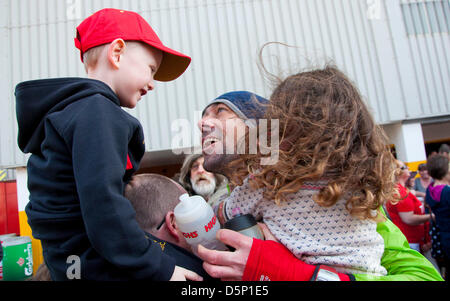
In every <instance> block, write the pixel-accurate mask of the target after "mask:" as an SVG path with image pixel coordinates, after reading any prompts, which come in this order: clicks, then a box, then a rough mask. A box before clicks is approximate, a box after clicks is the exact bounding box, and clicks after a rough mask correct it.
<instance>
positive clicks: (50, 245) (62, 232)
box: [15, 78, 175, 280]
mask: <svg viewBox="0 0 450 301" xmlns="http://www.w3.org/2000/svg"><path fill="white" fill-rule="evenodd" d="M15 95H16V112H17V121H18V144H19V147H20V149H21V150H22V151H23V152H25V153H31V154H32V155H31V156H30V159H29V161H28V165H27V172H28V189H29V191H30V201H29V203H28V205H27V207H26V214H27V217H28V223H29V224H30V226H31V229H32V231H33V232H32V234H33V236H34V237H35V238H37V239H40V240H41V242H42V246H43V252H44V254H43V255H44V259H45V261H46V264H47V265H48V268H49V270H50V272H51V275H52V278H53V280H67V271H68V270H67V269H68V267H70V266H71V265H72V264H73V263H74V262H73V261H71V260H68V257H69V256H71V255H76V256H78V257H79V258H80V260H81V269H80V272H81V279H94V280H129V279H157V280H168V279H170V277H171V275H172V273H173V270H174V266H175V263H174V260H173V259H172V258H170V257H169V256H167V255H165V254H163V253H162V252H161V248H160V247H159V246H158V245H157V244H155V243H152V241H149V240H148V239H146V237H145V233H144V232H143V231H142V230H141V229H140V228H139V226H138V224H137V222H136V221H135V218H134V217H135V211H134V209H133V207H132V206H131V204H130V202H129V201H128V200H127V199H126V198H125V197H124V196H123V191H124V187H125V185H126V183H127V182H128V181H129V180H130V178H131V175H132V174H133V173H134V172H135V171H136V170H137V168H138V166H139V162H140V160H141V158H142V156H143V155H144V152H145V145H144V135H143V130H142V127H141V125H140V123H139V121H138V120H137V119H136V118H134V117H132V116H131V115H130V114H128V113H127V112H125V111H124V110H123V109H122V108H121V107H120V101H119V99H118V98H117V96H116V94H115V93H114V92H113V91H112V90H111V88H110V87H109V86H107V85H106V84H104V83H103V82H101V81H97V80H92V79H83V78H59V79H48V80H35V81H28V82H23V83H20V84H19V85H17V87H16V91H15Z"/></svg>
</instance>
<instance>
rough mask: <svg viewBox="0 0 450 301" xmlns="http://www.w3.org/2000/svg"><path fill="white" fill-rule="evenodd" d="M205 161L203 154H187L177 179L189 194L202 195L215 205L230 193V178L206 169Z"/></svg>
mask: <svg viewBox="0 0 450 301" xmlns="http://www.w3.org/2000/svg"><path fill="white" fill-rule="evenodd" d="M203 162H204V157H203V155H202V154H192V155H188V156H186V158H185V159H184V162H183V166H182V167H181V170H180V174H179V175H178V176H177V180H178V182H179V183H180V184H181V185H182V186H183V187H184V189H186V191H187V192H188V193H189V195H201V196H202V197H203V198H204V199H205V200H206V201H207V202H208V204H210V205H211V206H214V205H215V204H216V203H217V202H218V201H220V200H221V199H222V197H226V195H227V194H228V190H227V184H228V180H227V178H226V177H225V176H223V175H221V174H217V173H216V174H214V173H212V172H208V171H206V170H205V169H204V168H203Z"/></svg>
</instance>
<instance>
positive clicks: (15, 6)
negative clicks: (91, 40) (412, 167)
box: [0, 0, 450, 168]
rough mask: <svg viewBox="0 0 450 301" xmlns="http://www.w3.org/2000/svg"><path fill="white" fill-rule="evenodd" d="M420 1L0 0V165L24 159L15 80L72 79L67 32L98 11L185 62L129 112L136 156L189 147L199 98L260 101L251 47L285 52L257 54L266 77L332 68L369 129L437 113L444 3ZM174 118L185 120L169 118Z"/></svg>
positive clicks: (441, 110) (264, 88)
mask: <svg viewBox="0 0 450 301" xmlns="http://www.w3.org/2000/svg"><path fill="white" fill-rule="evenodd" d="M428 2H430V1H424V0H421V1H419V2H418V3H417V1H406V0H366V1H364V0H333V1H330V0H283V1H274V0H207V1H206V0H152V1H147V0H140V1H137V0H135V1H125V0H116V1H112V0H104V1H88V0H14V1H12V0H0V34H1V36H2V37H3V38H4V41H5V42H6V45H5V46H4V47H2V48H1V49H0V64H1V67H0V77H1V78H2V80H1V81H0V93H1V95H0V102H1V107H2V110H0V120H2V125H1V127H0V142H1V143H0V168H4V167H15V166H24V165H25V163H26V159H27V157H26V155H24V154H22V153H21V152H20V150H19V149H18V147H17V144H16V140H17V138H16V137H17V124H16V120H15V104H14V95H13V93H14V87H15V85H16V84H17V83H19V82H21V81H24V80H30V79H38V78H49V77H63V76H84V74H83V73H84V71H83V67H82V64H81V62H80V60H79V53H78V52H77V50H76V49H75V47H74V43H73V37H74V36H75V27H76V26H77V25H78V24H79V23H80V22H81V21H82V20H83V19H84V18H85V17H87V16H88V15H89V14H91V13H93V12H95V11H97V10H99V9H101V8H103V7H116V8H122V9H130V10H134V11H137V12H139V13H140V14H141V15H142V16H144V17H145V18H146V19H147V20H148V21H149V22H150V23H151V24H152V26H153V27H154V29H155V30H156V32H157V33H158V34H159V36H160V38H161V39H162V40H163V41H164V43H165V44H167V45H168V46H170V47H173V48H175V49H177V50H180V51H182V52H185V53H187V54H189V55H191V56H192V58H193V60H192V64H191V66H190V67H189V69H188V70H187V72H186V73H185V74H184V75H183V76H182V77H181V78H179V79H177V80H176V81H174V82H169V83H159V84H158V85H157V87H156V90H155V91H154V92H152V93H150V94H147V95H146V96H145V97H144V99H143V101H141V102H140V104H139V105H138V107H137V108H136V109H134V110H131V111H130V113H131V114H133V115H135V116H136V117H137V118H139V120H140V121H141V122H142V125H143V127H144V130H145V134H146V146H147V151H148V152H155V151H166V153H167V156H166V159H168V158H170V156H171V154H170V151H169V150H170V149H171V148H182V147H188V146H192V145H195V144H198V141H199V136H198V131H197V129H196V121H197V120H198V119H199V111H201V110H202V108H203V107H204V106H205V104H206V103H207V102H208V101H209V100H210V99H212V98H215V97H216V96H218V95H220V94H222V93H224V92H227V91H230V90H241V89H243V90H251V91H254V92H256V93H258V94H261V95H262V96H265V97H268V96H269V95H270V90H271V84H273V82H272V81H270V80H269V79H270V77H268V76H266V75H267V74H264V73H263V72H262V71H261V69H260V68H259V67H258V63H259V62H260V56H259V51H260V49H261V47H262V46H263V45H264V44H265V43H267V42H272V41H278V42H282V43H286V44H288V45H293V46H296V47H295V48H287V47H285V46H280V45H270V46H267V47H265V48H264V51H263V52H262V62H263V65H264V66H265V67H266V69H267V70H268V71H269V72H270V73H271V74H274V75H280V76H284V75H286V74H287V73H291V72H295V71H299V70H302V69H304V68H308V67H315V66H323V65H324V63H325V62H329V61H333V62H335V63H336V65H337V66H338V67H339V68H341V69H343V70H344V71H345V72H346V73H347V74H348V75H349V77H350V78H351V79H353V80H354V81H355V82H356V84H357V85H358V87H359V89H360V90H361V93H362V94H363V96H364V98H365V100H366V102H367V104H368V105H369V107H370V108H371V110H372V112H373V113H374V115H375V117H376V120H377V121H378V122H379V123H381V124H388V123H393V122H399V121H402V120H409V119H417V118H428V117H435V116H442V115H449V114H450V109H449V107H450V105H449V102H450V94H449V93H450V92H449V86H450V85H449V72H448V70H449V65H450V60H449V52H448V51H446V49H450V47H449V46H450V45H449V39H448V28H446V27H445V26H441V25H439V24H441V23H442V22H441V21H440V20H442V18H444V20H445V18H446V17H448V15H445V13H448V0H436V1H434V2H435V3H434V4H432V6H430V5H429V4H427V3H428ZM427 5H428V6H427ZM429 7H432V8H433V10H430V8H429ZM439 9H440V10H439ZM432 11H434V12H435V16H436V17H435V18H434V19H433V18H431V17H429V16H428V15H426V16H427V18H428V19H426V22H425V21H423V18H424V17H423V16H422V15H421V12H422V14H423V13H424V12H425V13H428V12H432ZM436 12H439V13H436ZM430 15H432V14H430ZM405 16H406V17H405ZM408 16H409V17H408ZM421 16H422V17H421ZM404 20H407V22H406V23H405V22H404ZM447 20H448V19H447ZM439 22H441V23H439ZM424 24H426V26H428V27H427V28H428V31H426V30H425V29H424V28H425V25H424ZM436 24H438V26H436ZM444 24H446V25H447V27H448V21H447V23H444ZM417 25H421V26H422V27H421V28H422V29H421V30H416V27H417ZM436 28H437V29H436ZM419 29H420V28H419ZM30 101H32V100H30ZM179 119H185V120H186V122H185V123H176V120H179ZM181 125H183V126H185V127H186V126H188V127H189V130H190V133H191V135H190V137H189V139H185V144H173V141H172V140H174V139H173V138H174V135H176V134H177V133H179V131H180V126H181ZM161 164H167V162H162V163H161Z"/></svg>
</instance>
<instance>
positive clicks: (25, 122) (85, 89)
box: [14, 78, 120, 154]
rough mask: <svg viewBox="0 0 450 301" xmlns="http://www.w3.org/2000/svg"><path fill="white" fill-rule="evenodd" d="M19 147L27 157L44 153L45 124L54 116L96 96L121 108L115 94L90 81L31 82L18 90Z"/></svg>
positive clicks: (98, 82) (99, 82) (56, 79)
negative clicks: (48, 118)
mask: <svg viewBox="0 0 450 301" xmlns="http://www.w3.org/2000/svg"><path fill="white" fill-rule="evenodd" d="M14 94H15V96H16V115H17V123H18V139H17V141H18V145H19V148H20V150H21V151H23V152H24V153H34V154H39V153H41V149H40V147H41V143H42V141H43V140H44V120H45V117H46V116H48V115H49V114H51V113H54V112H59V111H62V110H64V108H66V107H67V106H68V105H70V104H71V103H74V102H76V101H78V100H80V99H84V98H86V97H89V96H91V95H93V94H102V95H103V96H105V97H106V98H108V99H110V100H111V101H112V102H114V103H116V104H117V105H119V106H120V101H119V99H118V98H117V96H116V94H115V93H114V91H113V90H112V89H111V88H110V87H109V86H108V85H106V84H105V83H103V82H101V81H98V80H93V79H88V78H55V79H44V80H32V81H26V82H22V83H20V84H18V85H17V86H16V89H15V93H14Z"/></svg>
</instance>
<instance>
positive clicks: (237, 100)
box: [202, 91, 269, 120]
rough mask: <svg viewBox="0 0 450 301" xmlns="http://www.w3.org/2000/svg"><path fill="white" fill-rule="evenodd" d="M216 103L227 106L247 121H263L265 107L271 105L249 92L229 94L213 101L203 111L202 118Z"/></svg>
mask: <svg viewBox="0 0 450 301" xmlns="http://www.w3.org/2000/svg"><path fill="white" fill-rule="evenodd" d="M215 103H223V104H225V105H227V106H228V107H229V108H230V109H231V110H232V111H233V112H235V113H236V114H237V115H238V116H239V117H240V118H242V119H244V120H247V119H261V118H262V117H263V116H264V113H265V111H266V108H265V106H264V105H266V104H267V103H269V100H267V99H265V98H264V97H261V96H259V95H257V94H255V93H251V92H248V91H233V92H228V93H225V94H222V95H220V96H219V97H217V98H216V99H214V100H212V101H211V102H210V103H209V104H208V105H207V106H206V108H205V109H204V110H203V112H202V116H203V115H204V114H205V111H206V109H207V108H208V107H209V106H210V105H212V104H215Z"/></svg>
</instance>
